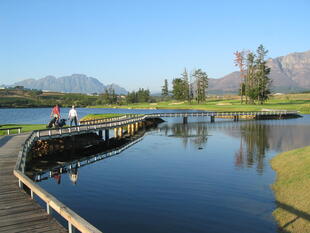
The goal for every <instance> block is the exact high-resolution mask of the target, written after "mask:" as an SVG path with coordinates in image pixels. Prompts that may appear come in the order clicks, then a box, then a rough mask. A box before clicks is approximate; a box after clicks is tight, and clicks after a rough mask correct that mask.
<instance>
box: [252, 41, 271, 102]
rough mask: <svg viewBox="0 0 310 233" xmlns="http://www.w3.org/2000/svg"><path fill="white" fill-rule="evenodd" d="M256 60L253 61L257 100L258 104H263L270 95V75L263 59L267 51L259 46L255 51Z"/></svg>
mask: <svg viewBox="0 0 310 233" xmlns="http://www.w3.org/2000/svg"><path fill="white" fill-rule="evenodd" d="M256 52H257V59H256V61H255V65H256V78H257V85H258V89H259V91H258V93H257V100H258V102H259V103H260V104H263V103H264V102H265V101H266V100H267V99H268V98H269V94H270V85H271V79H270V78H269V77H268V75H269V73H270V68H269V67H267V65H266V61H265V57H266V55H267V53H268V50H266V49H265V48H264V46H263V45H262V44H261V45H260V46H259V47H258V48H257V50H256Z"/></svg>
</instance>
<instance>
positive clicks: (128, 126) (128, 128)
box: [127, 124, 131, 135]
mask: <svg viewBox="0 0 310 233" xmlns="http://www.w3.org/2000/svg"><path fill="white" fill-rule="evenodd" d="M127 133H128V134H129V135H130V134H131V127H130V124H129V125H127Z"/></svg>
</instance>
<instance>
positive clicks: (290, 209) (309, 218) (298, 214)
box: [276, 201, 310, 233]
mask: <svg viewBox="0 0 310 233" xmlns="http://www.w3.org/2000/svg"><path fill="white" fill-rule="evenodd" d="M276 204H277V206H278V208H281V209H284V210H286V211H287V212H289V213H291V214H294V215H295V216H296V217H295V218H294V219H293V220H291V221H289V222H287V223H285V224H284V225H283V226H279V229H278V232H281V233H289V232H290V231H287V230H286V229H285V228H286V227H288V226H289V225H290V224H292V223H294V222H295V221H296V220H298V219H299V218H303V219H304V220H307V221H309V222H310V214H308V213H306V212H304V211H301V210H298V209H296V208H294V207H293V206H290V205H287V204H284V203H282V202H279V201H276Z"/></svg>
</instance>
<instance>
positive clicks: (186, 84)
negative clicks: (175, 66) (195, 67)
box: [182, 68, 191, 102]
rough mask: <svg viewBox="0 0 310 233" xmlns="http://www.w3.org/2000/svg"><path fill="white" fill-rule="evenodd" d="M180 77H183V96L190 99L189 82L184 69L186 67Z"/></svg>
mask: <svg viewBox="0 0 310 233" xmlns="http://www.w3.org/2000/svg"><path fill="white" fill-rule="evenodd" d="M182 79H183V97H184V99H185V100H187V101H189V102H190V101H191V98H190V84H189V80H188V73H187V71H186V68H185V69H184V72H183V73H182Z"/></svg>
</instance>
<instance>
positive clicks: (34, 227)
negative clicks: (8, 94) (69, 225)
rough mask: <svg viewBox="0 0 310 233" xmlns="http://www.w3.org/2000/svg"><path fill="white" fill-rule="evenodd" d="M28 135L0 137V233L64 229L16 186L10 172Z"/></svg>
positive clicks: (60, 230)
mask: <svg viewBox="0 0 310 233" xmlns="http://www.w3.org/2000/svg"><path fill="white" fill-rule="evenodd" d="M28 135H29V134H22V135H17V136H5V137H1V138H0V232H67V230H66V229H65V228H64V227H63V226H61V225H60V224H59V223H58V222H57V221H56V220H55V219H53V218H52V217H51V216H50V215H48V214H47V213H46V211H45V210H43V209H42V208H41V207H40V205H39V204H37V203H36V202H35V201H34V200H32V199H31V198H30V196H29V195H27V194H26V193H25V192H24V191H23V190H21V189H20V188H19V187H18V181H17V178H16V177H15V176H14V175H13V169H14V167H15V163H16V159H17V155H18V152H19V150H20V148H21V145H22V144H23V143H24V141H25V139H26V138H27V137H28Z"/></svg>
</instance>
